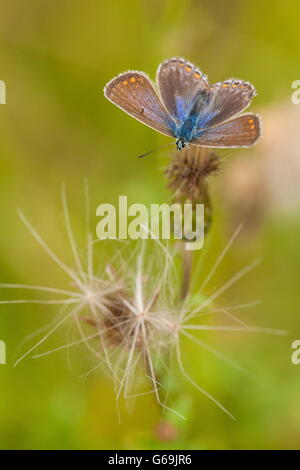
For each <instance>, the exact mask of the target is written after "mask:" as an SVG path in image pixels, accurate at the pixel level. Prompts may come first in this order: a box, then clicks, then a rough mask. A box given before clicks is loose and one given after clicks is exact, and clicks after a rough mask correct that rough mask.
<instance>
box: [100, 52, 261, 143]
mask: <svg viewBox="0 0 300 470" xmlns="http://www.w3.org/2000/svg"><path fill="white" fill-rule="evenodd" d="M156 81H157V88H158V92H156V90H155V88H154V86H153V85H152V82H151V81H150V79H149V78H148V77H147V75H145V74H144V73H143V72H136V71H132V72H131V71H129V72H125V73H123V74H121V75H118V76H117V77H115V78H113V79H112V80H111V81H110V82H109V83H108V84H107V85H106V87H105V89H104V94H105V96H106V97H107V98H108V99H109V100H110V101H112V102H113V103H114V104H115V105H117V106H118V107H120V108H121V109H123V111H125V112H127V113H128V114H130V115H131V116H133V117H134V118H136V119H137V120H139V121H141V122H143V123H144V124H146V125H148V126H149V127H152V128H153V129H155V130H157V131H158V132H160V133H162V134H165V135H168V136H170V137H174V138H175V139H176V146H177V149H178V150H182V149H184V148H185V147H188V146H189V144H191V145H198V146H204V147H247V146H250V145H253V144H254V143H255V142H256V140H257V139H258V138H259V136H260V120H259V117H258V116H257V115H255V114H251V113H249V114H242V115H240V114H239V113H240V112H241V111H242V110H244V109H245V108H246V107H247V106H248V105H249V104H250V102H251V99H252V98H253V96H255V94H256V92H255V89H254V87H253V85H251V84H250V83H249V82H245V81H243V80H237V79H231V80H226V81H224V82H219V83H216V84H213V85H210V84H209V83H208V81H207V78H206V76H205V75H203V74H202V72H201V71H200V70H199V69H198V68H196V67H195V66H194V65H193V64H191V63H190V62H187V61H185V60H184V59H179V58H172V59H168V60H166V61H164V62H162V64H161V65H160V66H159V68H158V71H157V78H156ZM236 115H238V116H237V117H236Z"/></svg>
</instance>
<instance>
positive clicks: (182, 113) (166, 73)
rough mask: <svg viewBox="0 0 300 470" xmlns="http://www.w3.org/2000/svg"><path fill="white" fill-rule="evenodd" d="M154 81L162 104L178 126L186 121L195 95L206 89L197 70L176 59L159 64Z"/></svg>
mask: <svg viewBox="0 0 300 470" xmlns="http://www.w3.org/2000/svg"><path fill="white" fill-rule="evenodd" d="M156 80H157V85H158V88H159V92H160V95H161V98H162V101H163V104H164V105H165V107H166V108H167V110H168V111H169V113H170V114H171V116H173V117H174V119H175V120H176V121H177V123H179V124H180V123H182V122H184V121H185V120H186V119H187V117H188V115H189V113H190V111H191V109H192V108H193V105H194V102H195V97H196V96H197V94H199V93H200V92H201V90H204V89H207V88H208V83H207V80H206V77H205V75H203V73H202V72H201V71H200V70H199V69H197V68H196V67H195V66H194V65H193V64H191V63H190V62H187V61H185V60H184V59H180V58H176V57H175V58H172V59H168V60H166V61H164V62H162V63H161V65H160V66H159V68H158V71H157V77H156Z"/></svg>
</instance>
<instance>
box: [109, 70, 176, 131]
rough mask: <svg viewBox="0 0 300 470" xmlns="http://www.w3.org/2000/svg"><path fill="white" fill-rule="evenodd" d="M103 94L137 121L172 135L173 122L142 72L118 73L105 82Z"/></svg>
mask: <svg viewBox="0 0 300 470" xmlns="http://www.w3.org/2000/svg"><path fill="white" fill-rule="evenodd" d="M104 95H105V97H106V98H107V99H109V100H110V101H111V102H112V103H114V104H115V105H116V106H118V107H119V108H121V109H122V110H123V111H125V112H126V113H128V114H129V115H130V116H132V117H134V118H135V119H137V120H138V121H141V122H142V123H144V124H146V125H147V126H149V127H152V128H153V129H155V130H156V131H158V132H161V133H162V134H165V135H168V136H171V137H173V136H174V132H173V131H174V129H175V122H174V120H173V119H172V118H171V116H170V115H169V113H168V112H167V110H166V109H165V108H164V106H163V105H162V103H161V102H160V99H159V97H158V95H157V93H156V91H155V89H154V87H153V85H152V83H151V81H150V80H149V78H148V77H147V75H145V74H144V73H143V72H134V71H133V72H125V73H122V74H120V75H118V76H117V77H115V78H113V79H112V80H111V81H110V82H108V83H107V85H106V87H105V88H104Z"/></svg>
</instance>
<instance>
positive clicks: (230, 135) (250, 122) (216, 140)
mask: <svg viewBox="0 0 300 470" xmlns="http://www.w3.org/2000/svg"><path fill="white" fill-rule="evenodd" d="M260 133H261V132H260V119H259V117H258V116H257V115H256V114H243V115H241V116H238V117H237V118H234V119H231V120H230V121H226V122H224V123H223V124H219V125H218V126H215V127H211V128H208V129H203V130H201V131H200V132H199V135H198V137H195V138H194V139H192V140H191V144H193V145H200V146H203V147H249V146H251V145H253V144H254V143H255V142H256V141H257V139H258V138H259V136H260Z"/></svg>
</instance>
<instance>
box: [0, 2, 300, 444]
mask: <svg viewBox="0 0 300 470" xmlns="http://www.w3.org/2000/svg"><path fill="white" fill-rule="evenodd" d="M299 14H300V6H299V2H298V1H297V0H294V1H293V0H289V1H283V0H277V1H275V0H270V1H268V2H262V1H261V0H252V2H251V3H249V2H241V1H238V0H228V1H226V2H225V1H221V0H219V1H218V0H199V1H197V0H186V1H179V0H173V1H165V0H144V1H141V0H139V1H138V0H136V1H133V0H128V1H121V0H118V1H114V0H111V1H106V2H104V1H99V0H98V1H97V0H90V1H89V2H86V1H83V0H60V1H54V2H49V1H46V0H29V1H28V2H24V1H22V0H12V1H10V2H1V4H0V64H1V67H0V79H1V80H4V81H5V82H6V86H7V104H6V105H0V216H1V231H0V276H1V279H0V281H1V282H19V283H30V284H39V285H51V286H57V287H65V288H67V287H69V281H68V279H66V277H65V276H64V274H63V273H61V271H60V270H59V269H58V268H57V267H56V266H55V265H54V263H53V262H51V260H50V259H49V258H48V257H47V255H46V254H45V253H44V252H43V251H42V249H41V248H40V247H39V246H38V245H37V244H36V242H35V241H34V239H33V237H32V236H31V235H30V233H28V232H27V231H26V229H25V228H24V226H23V225H22V223H21V221H20V220H19V218H18V216H17V214H16V209H17V208H21V209H22V210H23V211H24V212H25V214H26V215H27V217H28V218H29V219H30V220H31V222H32V223H33V225H34V226H35V227H36V228H37V229H38V230H39V231H40V232H41V233H42V235H43V236H44V237H45V238H46V239H47V242H48V243H49V245H50V246H51V247H52V248H53V249H54V250H56V252H57V253H58V254H59V255H60V256H61V257H62V258H63V259H64V260H65V261H71V256H70V250H69V248H68V245H67V241H66V237H65V235H64V226H63V217H62V209H61V204H60V191H61V184H62V183H63V182H64V183H65V184H66V186H67V188H68V193H69V202H70V207H71V214H72V222H73V225H74V228H75V231H76V234H77V236H78V237H79V239H80V238H81V239H82V237H83V234H84V198H83V179H84V177H87V178H88V181H89V186H90V193H91V201H92V213H93V220H92V224H93V227H95V226H96V217H95V216H94V214H95V210H96V206H97V205H98V204H100V203H102V202H111V203H114V202H117V197H118V195H122V194H127V195H128V198H129V201H130V202H142V203H152V202H166V201H168V199H169V194H168V191H167V189H166V188H165V181H164V176H163V171H164V168H165V166H166V165H167V162H168V159H169V156H168V153H167V152H166V151H163V152H160V153H156V154H153V155H151V156H150V157H148V158H145V159H144V160H137V159H136V156H137V155H139V154H141V153H143V152H145V151H147V150H149V149H151V148H152V147H155V146H157V145H160V144H161V143H165V142H167V138H164V137H163V136H160V135H158V134H157V133H155V132H154V131H152V130H151V129H149V128H147V127H145V126H143V125H142V124H140V123H137V122H135V121H134V119H131V118H130V117H129V116H127V115H125V114H124V113H122V112H121V111H120V110H118V109H117V108H116V107H114V106H113V105H112V104H111V103H109V102H108V101H106V100H105V98H104V96H103V93H102V89H103V86H104V85H105V83H106V82H107V81H108V80H110V79H111V78H112V77H113V76H114V75H116V74H118V73H120V72H122V71H124V70H128V69H137V70H144V71H145V72H147V73H148V74H149V75H150V76H151V77H154V76H155V72H156V68H157V66H158V64H159V63H160V62H161V61H162V60H163V59H165V58H167V57H172V56H174V55H175V56H183V57H186V58H187V59H189V60H191V61H193V62H194V63H196V64H197V65H198V66H199V67H200V68H201V69H202V70H203V71H204V72H205V73H206V74H208V76H209V79H210V81H212V82H216V81H220V80H224V79H226V78H229V77H232V76H233V77H237V78H243V79H245V80H249V81H251V82H252V83H254V85H255V87H256V88H257V90H258V97H257V98H255V100H254V102H253V104H252V106H251V110H254V111H257V112H259V113H260V114H261V115H262V117H263V122H264V128H265V134H264V136H263V137H262V139H261V142H260V143H259V144H258V145H257V146H256V147H255V148H254V149H253V150H252V149H251V150H243V151H239V150H234V151H231V152H225V153H224V152H223V153H222V155H224V165H223V166H222V171H221V172H220V174H219V175H218V176H217V177H216V178H215V180H214V181H213V182H212V187H213V188H212V190H213V203H214V214H215V215H214V223H213V229H212V233H211V234H210V236H209V241H208V242H207V249H206V251H207V255H206V257H205V261H204V262H203V268H202V270H201V273H200V277H199V284H200V283H201V279H204V278H205V274H207V272H208V271H209V268H210V267H211V266H212V264H213V262H214V260H215V259H216V257H217V255H218V253H219V252H220V251H221V250H222V248H223V247H224V245H225V244H226V242H227V241H228V239H229V237H230V235H231V234H232V232H233V231H234V230H235V228H236V226H237V224H238V221H239V220H245V228H244V231H243V234H242V236H241V237H240V239H239V240H238V241H237V242H236V243H235V244H234V246H233V247H232V248H231V249H230V251H229V253H228V255H227V257H226V259H225V260H224V262H223V263H222V266H221V268H220V269H219V270H218V272H217V275H216V277H215V278H214V279H213V281H212V283H211V284H210V286H209V289H214V288H216V287H218V286H220V285H221V283H222V282H224V281H225V280H226V279H228V278H229V277H230V275H232V274H234V273H235V272H237V271H238V270H239V269H241V268H243V267H244V266H245V265H246V264H247V263H248V262H250V261H251V260H252V259H253V258H254V257H256V256H262V259H263V261H262V263H261V265H260V266H259V267H258V268H256V270H255V271H253V272H252V273H250V274H249V275H248V276H247V277H245V278H244V279H243V280H241V281H240V282H239V283H238V284H237V285H236V286H234V287H232V289H230V290H229V291H228V292H227V293H226V295H225V294H224V295H223V296H222V297H221V298H220V299H219V300H218V305H220V306H222V305H223V306H226V305H232V304H238V303H244V302H249V301H252V300H256V299H262V300H263V302H262V303H261V304H260V305H258V306H256V307H253V308H252V309H247V310H241V311H240V312H236V314H237V315H238V316H239V318H241V319H242V320H243V321H246V322H248V323H249V324H251V325H259V326H268V327H272V328H284V329H287V330H289V332H290V333H289V335H288V336H286V337H276V336H264V335H257V334H255V335H254V334H251V335H250V334H249V335H248V334H247V335H245V334H236V333H235V334H227V333H226V334H225V333H222V334H220V333H219V334H217V335H216V334H214V335H210V336H209V335H206V336H205V337H206V339H207V341H210V344H211V345H212V346H214V347H216V348H217V349H219V350H220V351H222V352H224V353H226V354H227V355H228V356H230V357H232V358H234V357H238V360H239V362H240V363H241V364H242V365H243V366H244V367H245V368H247V369H249V370H250V371H251V372H252V373H253V375H254V376H255V380H254V381H251V380H248V379H247V378H245V377H244V376H243V375H241V374H239V372H237V371H236V370H234V369H231V368H230V367H228V366H227V365H226V364H225V363H223V362H222V361H219V360H218V359H216V358H214V357H212V356H210V355H209V354H208V353H205V352H204V351H201V350H200V349H199V348H198V347H197V346H195V347H194V346H192V345H190V344H184V345H183V349H184V358H185V364H186V367H187V370H188V371H189V372H190V373H191V374H192V376H193V377H194V378H195V379H196V380H197V381H198V382H199V383H200V384H201V385H202V386H203V387H204V388H206V389H207V390H209V391H210V392H211V393H212V394H214V395H215V396H216V397H217V398H218V399H220V400H221V401H222V402H223V403H224V404H225V405H226V406H227V407H228V408H229V409H230V411H231V412H232V413H233V414H234V415H235V416H236V417H237V422H233V421H231V420H230V419H229V418H228V416H226V415H225V414H223V413H222V412H221V411H220V410H219V409H218V408H217V407H215V405H214V404H213V403H210V402H209V401H208V400H207V399H206V398H205V397H203V396H201V395H200V394H199V392H197V390H195V389H193V388H192V386H190V384H188V383H186V382H185V381H184V379H183V378H181V377H180V375H179V374H178V385H177V386H178V388H177V392H176V393H177V395H178V396H179V398H178V396H177V399H178V400H181V402H182V404H181V406H182V407H183V408H185V409H186V410H187V416H188V419H187V421H186V422H183V423H178V422H176V427H177V428H178V429H177V437H176V438H175V439H173V440H172V441H171V442H164V441H163V440H161V439H158V438H157V437H155V432H154V430H155V427H156V426H157V423H158V422H159V420H160V415H159V410H158V409H157V406H156V404H155V402H154V400H153V398H152V397H151V396H145V397H142V398H140V399H139V400H137V401H136V404H135V406H134V408H133V409H132V410H131V411H130V412H128V410H127V409H126V407H125V405H124V404H123V403H121V414H122V421H121V424H119V423H118V419H117V413H116V406H115V398H114V393H113V387H112V384H111V382H110V379H109V377H107V376H106V375H105V374H101V373H95V374H93V375H91V376H89V377H88V379H87V380H85V381H82V380H80V379H79V378H78V376H79V375H80V374H81V373H83V372H84V371H85V370H88V369H89V368H90V359H89V353H88V352H87V351H85V350H83V352H82V353H81V354H80V357H76V352H75V353H74V356H72V357H73V359H74V364H75V365H74V367H73V369H71V370H70V368H69V367H68V362H67V360H66V354H65V353H64V352H63V351H62V352H60V353H57V354H54V355H52V356H49V357H45V358H41V359H38V360H32V359H30V358H26V359H24V361H23V362H22V363H21V364H20V365H19V366H18V367H16V368H13V363H14V359H15V357H16V356H17V355H18V347H19V345H20V343H21V342H22V340H23V339H24V338H25V337H26V336H27V335H29V334H31V333H33V332H35V331H36V330H38V329H39V328H41V327H43V326H44V325H46V324H47V323H49V322H50V321H51V319H52V318H53V316H55V314H56V311H57V307H55V306H38V305H29V306H26V305H20V306H18V305H9V306H8V305H1V311H0V339H2V340H4V341H5V342H6V345H7V364H6V365H0V447H1V448H2V449H11V448H17V449H40V448H43V449H57V448H58V449H78V448H79V449H81V448H83V449H140V448H141V449H147V448H179V449H195V448H196V449H198V448H199V449H220V448H221V449H223V448H224V449H240V448H241V449H248V448H250V449H253V448H258V449H266V448H272V449H273V448H275V449H280V448H300V411H299V410H300V407H299V403H300V398H299V387H300V365H299V366H296V365H293V364H292V363H291V359H290V357H291V353H292V349H291V343H292V341H293V340H295V339H300V318H299V313H300V312H299V300H300V296H299V285H300V250H299V228H300V223H299V207H300V192H299V190H298V186H299V178H300V168H299V163H298V162H299V160H300V143H298V140H299V130H298V129H299V125H300V106H299V107H297V106H296V105H294V104H292V102H291V93H292V89H291V84H292V82H293V81H294V80H297V79H299V78H300V66H299V56H300V37H299ZM299 142H300V141H299ZM248 175H249V178H250V177H251V178H250V179H251V181H250V183H249V178H248ZM282 201H284V203H281V202H282ZM104 252H105V248H103V256H104ZM202 254H203V253H200V254H198V255H197V256H198V257H199V259H200V258H201V256H202ZM99 256H100V258H101V249H100V255H99ZM196 284H197V283H196ZM25 294H26V292H25ZM40 297H41V296H40V295H38V294H33V296H32V297H31V296H30V293H29V292H28V293H27V298H40ZM9 298H11V299H12V298H22V294H21V293H19V292H17V293H16V292H15V293H13V292H8V291H6V290H2V289H1V299H9ZM44 298H45V297H44ZM64 342H66V340H65V339H64V337H63V334H62V335H61V336H59V335H58V336H56V337H55V338H54V339H53V340H51V341H50V347H49V349H50V348H51V346H52V347H55V346H58V345H60V344H63V343H64ZM31 344H33V340H32V339H31V340H30V341H29V343H27V347H29V346H30V345H31ZM24 348H25V349H24ZM22 350H23V351H24V350H26V347H24V346H23V349H22Z"/></svg>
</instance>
